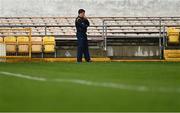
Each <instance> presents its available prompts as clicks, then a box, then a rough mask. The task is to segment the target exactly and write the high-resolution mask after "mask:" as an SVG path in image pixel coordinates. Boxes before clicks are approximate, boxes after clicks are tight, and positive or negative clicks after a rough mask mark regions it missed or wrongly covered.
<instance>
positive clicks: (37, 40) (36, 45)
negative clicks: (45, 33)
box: [31, 37, 42, 53]
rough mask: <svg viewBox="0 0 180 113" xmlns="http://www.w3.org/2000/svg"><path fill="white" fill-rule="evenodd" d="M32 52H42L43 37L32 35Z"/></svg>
mask: <svg viewBox="0 0 180 113" xmlns="http://www.w3.org/2000/svg"><path fill="white" fill-rule="evenodd" d="M31 44H32V46H31V52H32V53H41V52H42V38H41V37H32V38H31Z"/></svg>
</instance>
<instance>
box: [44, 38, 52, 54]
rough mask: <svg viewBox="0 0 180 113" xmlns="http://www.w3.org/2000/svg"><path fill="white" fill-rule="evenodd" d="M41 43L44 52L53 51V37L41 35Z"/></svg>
mask: <svg viewBox="0 0 180 113" xmlns="http://www.w3.org/2000/svg"><path fill="white" fill-rule="evenodd" d="M43 45H44V52H45V53H53V52H55V37H47V36H46V37H43Z"/></svg>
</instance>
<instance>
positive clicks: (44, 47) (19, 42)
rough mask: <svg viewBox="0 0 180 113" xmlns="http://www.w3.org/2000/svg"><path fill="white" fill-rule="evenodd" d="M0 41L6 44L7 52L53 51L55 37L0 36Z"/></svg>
mask: <svg viewBox="0 0 180 113" xmlns="http://www.w3.org/2000/svg"><path fill="white" fill-rule="evenodd" d="M0 43H4V44H5V45H6V52H7V53H16V52H18V53H28V52H30V51H31V52H32V53H42V52H44V53H54V52H55V44H56V43H55V38H54V37H48V36H45V37H43V38H42V37H32V38H29V37H26V36H21V37H14V36H8V37H4V38H3V37H0Z"/></svg>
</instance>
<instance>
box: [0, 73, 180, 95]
mask: <svg viewBox="0 0 180 113" xmlns="http://www.w3.org/2000/svg"><path fill="white" fill-rule="evenodd" d="M0 74H2V75H6V76H14V77H18V78H23V79H28V80H34V81H41V82H46V81H50V82H66V83H73V84H80V85H86V86H94V87H105V88H113V89H121V90H130V91H138V92H147V91H149V92H150V91H156V92H167V93H168V92H174V93H180V88H166V87H159V88H158V87H156V88H155V89H152V88H150V87H147V86H135V85H127V84H120V83H112V82H94V81H90V80H81V79H49V80H48V79H47V78H43V77H34V76H30V75H24V74H19V73H11V72H4V71H0Z"/></svg>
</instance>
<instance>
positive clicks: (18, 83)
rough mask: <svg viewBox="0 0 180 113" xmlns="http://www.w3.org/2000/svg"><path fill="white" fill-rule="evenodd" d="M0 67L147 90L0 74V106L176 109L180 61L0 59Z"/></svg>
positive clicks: (9, 108)
mask: <svg viewBox="0 0 180 113" xmlns="http://www.w3.org/2000/svg"><path fill="white" fill-rule="evenodd" d="M0 71H6V72H11V73H21V74H24V75H30V76H39V77H44V78H47V79H54V78H55V79H57V78H66V79H82V80H90V81H95V82H99V83H101V82H113V83H121V84H127V85H134V86H136V85H140V86H141V85H145V86H147V87H149V88H151V89H152V90H151V91H144V92H143V91H135V90H126V89H116V88H107V87H96V86H87V85H82V84H74V83H67V82H51V81H46V82H40V81H34V80H28V79H24V78H18V77H13V76H5V75H2V74H0V111H46V112H48V111H96V112H98V111H103V112H105V111H180V107H179V106H180V92H158V91H155V90H154V91H153V89H154V88H157V87H165V88H166V87H167V88H168V87H170V88H174V89H178V88H180V63H162V62H151V63H149V62H139V63H120V62H109V63H82V64H77V63H45V62H44V63H43V62H40V63H0Z"/></svg>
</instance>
